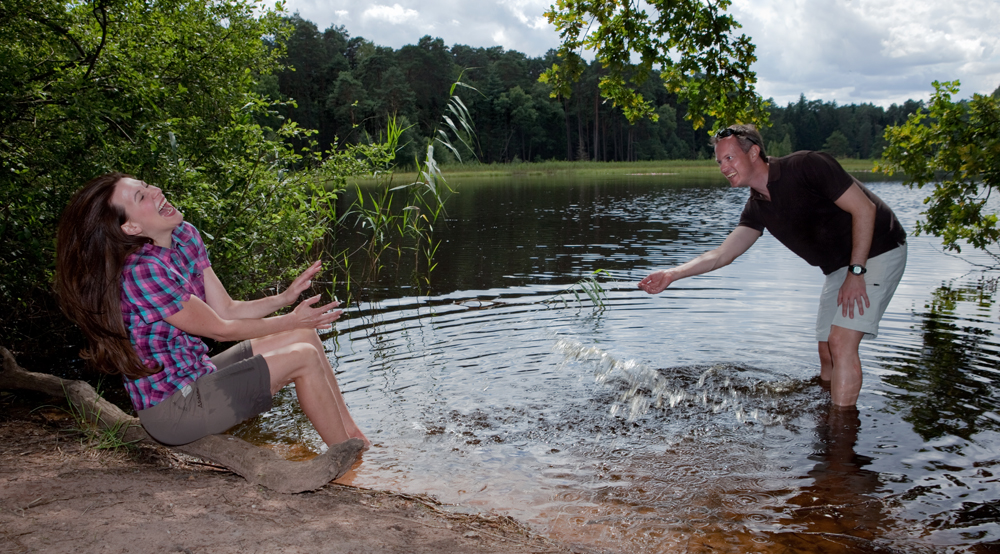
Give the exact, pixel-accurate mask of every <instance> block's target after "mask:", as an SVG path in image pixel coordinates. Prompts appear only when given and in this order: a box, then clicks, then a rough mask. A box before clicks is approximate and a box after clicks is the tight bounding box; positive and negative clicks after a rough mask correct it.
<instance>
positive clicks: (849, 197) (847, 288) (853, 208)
mask: <svg viewBox="0 0 1000 554" xmlns="http://www.w3.org/2000/svg"><path fill="white" fill-rule="evenodd" d="M834 203H835V204H837V207H838V208H840V209H842V210H844V211H845V212H847V213H849V214H851V264H852V265H854V264H857V265H862V266H863V265H865V264H866V263H868V251H869V250H870V249H871V246H872V236H873V235H874V233H875V204H874V203H872V201H871V200H869V199H868V197H867V196H865V193H864V191H862V190H861V187H859V186H858V185H857V184H853V185H851V187H850V188H848V189H847V191H845V192H844V194H842V195H840V198H838V199H837V200H836V201H835V202H834ZM855 304H857V306H858V313H859V314H864V313H865V308H867V307H869V306H871V302H869V300H868V292H867V291H866V288H865V276H864V275H854V274H851V273H848V274H847V277H845V278H844V284H843V285H841V287H840V293H839V294H838V295H837V305H838V306H840V307H841V309H842V310H843V314H844V315H845V316H848V317H851V318H852V319H853V318H854V306H855Z"/></svg>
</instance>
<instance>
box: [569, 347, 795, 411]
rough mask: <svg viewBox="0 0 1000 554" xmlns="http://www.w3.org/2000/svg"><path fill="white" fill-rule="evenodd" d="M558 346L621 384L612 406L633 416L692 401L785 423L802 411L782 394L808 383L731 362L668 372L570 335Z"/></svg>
mask: <svg viewBox="0 0 1000 554" xmlns="http://www.w3.org/2000/svg"><path fill="white" fill-rule="evenodd" d="M554 350H555V351H556V352H559V353H561V354H562V355H563V356H565V358H564V359H563V360H562V361H561V362H560V365H565V364H568V363H581V362H582V363H586V364H592V365H593V366H594V379H595V381H596V382H597V384H599V385H605V386H620V387H621V389H622V390H621V392H620V394H619V395H618V397H617V401H616V402H615V403H613V404H612V405H611V407H610V409H609V411H610V414H611V415H612V416H621V417H624V418H625V419H627V420H628V421H635V420H637V419H639V418H640V417H642V416H644V415H646V414H647V413H648V412H649V411H650V410H652V409H657V410H661V409H676V408H678V407H680V406H688V407H695V408H700V411H702V412H703V413H708V414H720V413H731V414H732V415H733V417H734V418H735V419H736V421H737V422H739V423H746V422H749V421H754V422H757V423H760V424H763V425H767V426H771V425H782V424H785V423H787V422H788V421H789V420H790V418H792V417H794V415H797V414H793V413H790V412H797V411H798V410H794V409H792V410H790V409H789V406H788V405H787V403H786V402H781V400H783V399H787V398H788V397H789V396H790V395H792V394H794V393H797V392H800V391H802V389H803V388H805V387H806V386H807V383H805V382H803V381H797V380H792V379H788V378H781V379H779V380H776V381H768V380H765V379H762V378H760V376H758V375H752V374H745V373H748V372H747V371H746V370H744V369H741V368H738V367H735V366H732V365H728V364H716V365H713V366H711V367H708V368H704V367H702V368H694V367H680V368H672V369H671V370H670V372H671V374H670V375H669V376H668V375H666V374H664V372H663V371H662V370H658V369H654V368H652V367H650V366H649V365H647V364H645V363H642V362H640V361H638V360H634V359H624V360H622V359H619V358H616V357H615V356H613V355H611V354H610V353H608V352H607V351H605V350H603V349H601V348H598V347H596V346H587V345H584V344H582V343H580V342H578V341H575V340H572V339H566V338H562V339H559V340H558V341H557V342H556V343H555V346H554ZM741 373H744V374H741ZM694 376H697V378H696V379H694V378H693V377H694Z"/></svg>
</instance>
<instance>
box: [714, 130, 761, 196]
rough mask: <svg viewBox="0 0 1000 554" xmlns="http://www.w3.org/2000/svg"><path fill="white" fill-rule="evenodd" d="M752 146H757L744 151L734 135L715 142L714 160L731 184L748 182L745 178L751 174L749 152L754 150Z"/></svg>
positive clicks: (737, 184) (745, 183) (744, 184)
mask: <svg viewBox="0 0 1000 554" xmlns="http://www.w3.org/2000/svg"><path fill="white" fill-rule="evenodd" d="M754 148H757V146H756V145H754V146H751V147H750V152H744V151H743V149H742V148H740V142H739V139H737V138H736V136H735V135H733V136H731V137H726V138H724V139H722V140H720V141H718V142H716V143H715V162H716V163H718V164H719V171H721V172H722V174H723V175H724V176H725V177H726V179H728V180H729V184H730V185H731V186H734V187H742V186H747V185H749V184H750V183H749V182H748V181H747V180H748V179H749V178H750V174H751V161H750V153H752V152H754Z"/></svg>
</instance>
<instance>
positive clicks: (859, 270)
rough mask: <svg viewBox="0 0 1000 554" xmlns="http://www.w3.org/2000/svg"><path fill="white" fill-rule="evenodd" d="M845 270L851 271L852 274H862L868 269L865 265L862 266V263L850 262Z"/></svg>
mask: <svg viewBox="0 0 1000 554" xmlns="http://www.w3.org/2000/svg"><path fill="white" fill-rule="evenodd" d="M847 271H848V272H849V273H853V274H854V275H862V274H864V273H866V272H867V271H868V270H867V269H865V266H863V265H858V264H851V265H849V266H847Z"/></svg>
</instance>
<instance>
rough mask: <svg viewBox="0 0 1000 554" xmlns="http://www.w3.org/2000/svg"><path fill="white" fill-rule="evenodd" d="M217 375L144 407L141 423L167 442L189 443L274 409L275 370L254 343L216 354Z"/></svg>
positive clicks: (162, 441) (159, 438)
mask: <svg viewBox="0 0 1000 554" xmlns="http://www.w3.org/2000/svg"><path fill="white" fill-rule="evenodd" d="M212 363H214V364H215V366H216V367H217V368H218V369H217V370H216V371H215V372H214V373H209V374H208V375H205V376H204V377H200V378H199V379H198V380H196V381H195V382H193V383H191V384H189V385H187V386H185V387H184V388H182V389H181V390H179V391H177V392H175V393H174V394H172V395H170V396H169V397H168V398H166V399H165V400H162V401H161V402H160V403H159V404H157V405H155V406H153V407H151V408H147V409H145V410H139V421H141V422H142V427H143V428H144V429H146V432H147V433H149V435H150V436H151V437H153V438H154V439H156V440H157V441H159V442H161V443H163V444H169V445H177V444H187V443H189V442H192V441H196V440H198V439H200V438H202V437H205V436H208V435H214V434H217V433H222V432H224V431H225V430H227V429H229V428H230V427H232V426H234V425H236V424H237V423H240V422H242V421H244V420H247V419H250V418H251V417H253V416H255V415H257V414H260V413H263V412H266V411H268V410H270V409H271V371H270V370H269V369H268V367H267V362H266V361H265V360H264V357H263V356H261V355H260V354H257V355H256V356H255V355H254V354H253V349H252V348H251V347H250V341H246V340H245V341H243V342H241V343H239V344H237V345H236V346H233V347H232V348H230V349H229V350H226V351H225V352H222V353H221V354H217V355H215V356H212Z"/></svg>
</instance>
